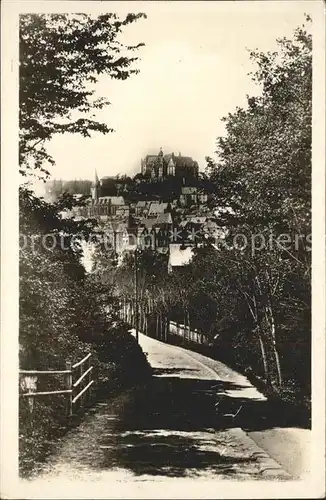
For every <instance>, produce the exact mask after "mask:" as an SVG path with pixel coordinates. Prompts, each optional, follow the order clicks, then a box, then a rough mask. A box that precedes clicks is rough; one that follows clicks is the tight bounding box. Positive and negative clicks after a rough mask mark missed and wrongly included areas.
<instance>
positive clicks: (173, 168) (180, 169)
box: [141, 148, 198, 180]
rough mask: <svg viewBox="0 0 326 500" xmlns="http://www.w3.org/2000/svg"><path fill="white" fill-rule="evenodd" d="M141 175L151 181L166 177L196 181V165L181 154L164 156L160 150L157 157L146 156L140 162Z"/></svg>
mask: <svg viewBox="0 0 326 500" xmlns="http://www.w3.org/2000/svg"><path fill="white" fill-rule="evenodd" d="M141 173H142V174H143V175H144V176H146V177H149V178H151V179H153V180H164V179H167V178H168V177H178V178H184V179H193V178H195V179H197V177H198V163H197V162H196V161H195V160H193V159H192V158H191V157H190V156H182V155H181V153H179V154H178V155H177V156H176V155H175V154H174V153H169V154H164V153H163V151H162V148H161V149H160V151H159V153H158V154H157V155H147V156H145V158H143V159H142V160H141Z"/></svg>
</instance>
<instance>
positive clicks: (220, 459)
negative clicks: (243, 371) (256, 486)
mask: <svg viewBox="0 0 326 500" xmlns="http://www.w3.org/2000/svg"><path fill="white" fill-rule="evenodd" d="M140 343H141V346H142V348H143V350H144V351H145V352H146V353H148V359H149V361H150V363H151V365H152V367H153V369H154V377H153V380H152V382H151V383H150V384H149V386H147V387H146V388H138V389H135V390H131V391H126V392H124V393H123V394H121V395H119V396H118V397H116V398H114V399H112V400H110V401H105V402H102V403H98V404H97V405H96V406H95V407H94V408H92V409H90V410H89V411H88V412H87V414H86V416H85V419H84V421H83V422H82V424H81V425H79V427H77V428H76V429H73V430H71V431H70V432H69V433H68V434H67V435H66V436H65V437H64V438H63V439H62V441H61V443H59V445H58V446H57V449H56V451H55V453H54V454H53V456H52V458H51V459H50V461H49V462H48V463H47V465H46V467H45V470H44V472H43V473H42V474H41V475H40V476H38V477H37V478H36V479H34V480H33V481H23V482H22V484H23V489H24V498H28V497H29V496H33V497H34V498H64V497H67V496H72V497H74V498H78V497H79V498H83V497H84V498H85V496H87V491H88V490H89V494H90V495H96V496H97V497H98V496H99V497H103V498H110V497H112V498H117V497H119V496H124V497H127V498H131V497H132V496H137V495H138V496H139V497H142V495H143V494H144V493H141V492H143V488H144V485H146V484H147V485H148V484H149V485H152V486H153V488H156V489H154V490H153V495H154V496H156V497H157V496H160V497H164V496H165V495H164V491H165V492H166V494H167V491H168V490H167V489H164V488H165V486H166V488H168V487H170V488H172V491H174V492H176V491H177V490H178V488H180V487H181V488H182V484H184V481H185V480H187V481H188V482H189V480H195V481H196V483H194V484H196V485H197V486H196V488H198V484H203V485H204V483H205V482H207V484H208V482H209V481H212V480H216V479H219V480H232V479H233V480H246V479H247V480H251V481H252V480H254V481H259V480H261V479H277V480H283V481H287V480H289V479H292V478H293V477H296V476H297V475H298V471H299V469H300V467H301V470H300V473H301V472H302V465H300V466H298V464H297V465H295V464H293V463H292V464H291V463H289V460H288V459H286V458H285V460H284V459H283V458H284V457H283V455H282V453H281V450H280V446H279V445H275V442H276V441H279V437H276V440H275V436H274V438H273V439H274V441H273V439H272V441H273V442H274V444H273V445H272V446H271V445H270V443H269V444H267V445H266V443H265V445H264V446H262V447H259V446H258V445H257V443H259V444H260V445H262V444H263V443H262V441H264V440H265V441H267V442H268V441H269V439H268V437H267V435H266V434H265V433H266V432H274V433H275V432H277V429H275V428H274V429H273V430H270V427H269V421H268V418H269V417H268V411H267V409H268V408H267V406H266V405H267V402H266V399H265V398H264V396H262V395H261V394H260V393H259V392H258V391H257V390H256V389H255V388H254V387H253V386H252V385H251V384H250V383H249V382H248V380H247V379H246V378H245V377H243V376H242V375H240V374H238V373H236V372H234V371H233V370H231V369H230V368H228V367H227V366H226V365H224V364H222V363H220V362H218V361H214V360H212V359H210V358H207V357H205V356H202V355H200V354H197V353H194V352H190V351H187V350H186V349H183V348H180V347H175V346H170V345H167V344H164V343H162V342H159V341H157V340H154V339H151V338H149V337H146V336H144V335H140ZM243 429H245V430H246V431H244V430H243ZM285 430H287V429H279V432H282V433H283V435H284V436H285V433H284V431H285ZM307 432H309V431H307ZM250 436H252V437H253V438H254V439H252V438H251V437H250ZM264 436H265V438H264V439H263V437H264ZM282 439H283V438H282ZM284 439H285V438H284ZM291 439H292V446H293V442H294V441H295V440H294V441H293V439H294V438H293V435H291ZM255 441H256V442H255ZM284 443H285V444H284ZM299 444H300V443H298V442H297V441H295V445H296V446H299ZM286 446H287V441H286V440H285V441H284V440H283V447H285V448H286ZM273 448H274V450H273ZM265 450H267V451H265ZM271 450H272V452H271ZM292 454H293V448H292ZM271 455H272V456H271ZM286 455H287V454H286V452H285V457H286ZM296 455H297V452H296ZM299 455H300V453H299ZM272 457H274V458H272ZM280 457H281V459H280ZM282 457H283V458H282ZM171 480H172V481H173V483H171ZM198 481H200V483H198ZM171 484H173V487H172V486H171ZM160 485H162V486H160ZM162 488H163V490H162ZM95 491H96V493H95ZM179 491H182V490H179ZM194 491H195V490H194ZM203 491H204V490H203V489H202V490H201V492H203ZM137 492H138V493H137ZM162 492H163V493H162ZM157 493H158V494H157ZM211 494H213V497H214V491H213V492H212V491H211ZM182 496H183V497H184V495H182V494H181V497H182ZM187 496H188V497H189V492H188V491H187ZM197 497H198V496H197ZM207 497H210V495H209V494H207V496H206V498H207Z"/></svg>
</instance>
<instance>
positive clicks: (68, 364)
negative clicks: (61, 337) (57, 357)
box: [66, 361, 72, 417]
mask: <svg viewBox="0 0 326 500" xmlns="http://www.w3.org/2000/svg"><path fill="white" fill-rule="evenodd" d="M71 366H72V364H71V361H66V370H69V373H67V375H66V385H67V389H70V390H71V393H70V394H68V398H67V415H68V417H71V416H72V369H71Z"/></svg>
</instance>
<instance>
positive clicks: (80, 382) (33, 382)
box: [19, 353, 95, 416]
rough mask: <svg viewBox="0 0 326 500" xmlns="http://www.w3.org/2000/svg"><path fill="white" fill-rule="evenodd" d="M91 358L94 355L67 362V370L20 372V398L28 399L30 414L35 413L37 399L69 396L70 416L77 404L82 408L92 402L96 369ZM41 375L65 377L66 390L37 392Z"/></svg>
mask: <svg viewBox="0 0 326 500" xmlns="http://www.w3.org/2000/svg"><path fill="white" fill-rule="evenodd" d="M91 356H92V354H91V353H89V354H87V355H86V356H85V357H84V358H83V359H81V360H80V361H77V363H75V364H72V363H71V362H70V361H66V369H65V370H19V376H20V389H21V392H20V396H21V397H23V398H28V404H29V410H30V412H31V413H33V408H34V400H35V398H36V397H42V396H50V395H59V394H65V395H67V396H68V397H67V404H66V412H67V415H68V416H72V414H73V410H74V405H76V404H77V402H78V406H79V407H80V406H83V405H84V404H85V402H88V401H90V399H91V388H92V386H93V384H94V382H95V381H94V379H93V378H92V375H93V368H94V367H93V365H91ZM40 375H41V376H43V375H64V376H65V385H66V388H65V389H59V390H53V391H37V384H38V380H39V376H40ZM77 377H78V378H77ZM75 379H76V380H75Z"/></svg>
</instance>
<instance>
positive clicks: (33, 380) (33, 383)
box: [26, 376, 37, 415]
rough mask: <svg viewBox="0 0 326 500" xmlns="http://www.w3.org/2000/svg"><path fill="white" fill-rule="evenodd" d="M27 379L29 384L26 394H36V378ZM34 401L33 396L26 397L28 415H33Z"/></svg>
mask: <svg viewBox="0 0 326 500" xmlns="http://www.w3.org/2000/svg"><path fill="white" fill-rule="evenodd" d="M26 378H27V379H28V382H29V384H28V385H29V388H28V392H29V393H34V392H36V387H37V377H33V376H31V377H26ZM34 401H35V396H34V395H32V394H31V395H30V396H28V407H29V413H30V415H32V414H33V410H34Z"/></svg>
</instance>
